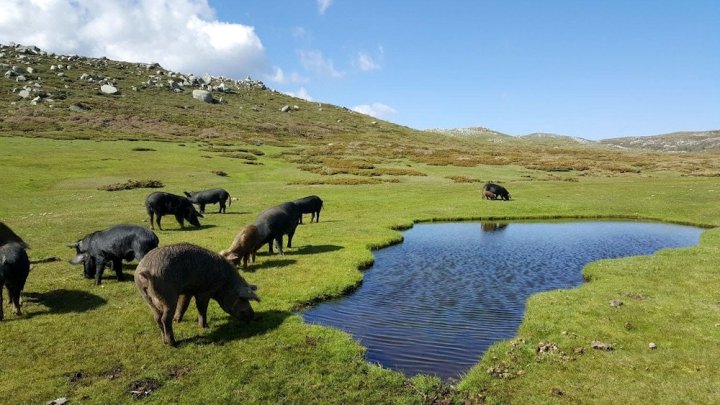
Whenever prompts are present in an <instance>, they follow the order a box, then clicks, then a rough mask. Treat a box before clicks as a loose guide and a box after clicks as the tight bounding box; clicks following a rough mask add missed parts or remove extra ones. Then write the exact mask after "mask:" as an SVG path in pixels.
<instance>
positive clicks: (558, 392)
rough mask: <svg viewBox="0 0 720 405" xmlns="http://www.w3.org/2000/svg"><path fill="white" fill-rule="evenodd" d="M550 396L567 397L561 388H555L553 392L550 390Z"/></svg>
mask: <svg viewBox="0 0 720 405" xmlns="http://www.w3.org/2000/svg"><path fill="white" fill-rule="evenodd" d="M550 395H552V396H554V397H561V396H563V395H565V393H564V392H563V390H561V389H560V388H557V387H555V388H553V389H552V390H550Z"/></svg>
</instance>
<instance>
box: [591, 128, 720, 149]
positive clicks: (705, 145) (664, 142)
mask: <svg viewBox="0 0 720 405" xmlns="http://www.w3.org/2000/svg"><path fill="white" fill-rule="evenodd" d="M600 143H602V144H605V145H613V146H616V147H621V148H628V149H643V150H654V151H663V152H710V151H720V130H710V131H683V132H671V133H669V134H662V135H654V136H628V137H622V138H612V139H604V140H602V141H600Z"/></svg>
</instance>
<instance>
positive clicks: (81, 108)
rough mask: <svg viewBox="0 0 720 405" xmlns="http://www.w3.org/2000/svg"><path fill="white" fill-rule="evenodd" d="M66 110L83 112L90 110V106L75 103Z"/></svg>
mask: <svg viewBox="0 0 720 405" xmlns="http://www.w3.org/2000/svg"><path fill="white" fill-rule="evenodd" d="M68 109H69V110H70V111H74V112H85V111H88V110H91V108H90V106H89V105H87V104H85V103H75V104H73V105H71V106H70V107H68Z"/></svg>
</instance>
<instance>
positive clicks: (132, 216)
mask: <svg viewBox="0 0 720 405" xmlns="http://www.w3.org/2000/svg"><path fill="white" fill-rule="evenodd" d="M0 64H1V65H0V67H1V69H0V73H5V72H6V71H8V70H11V69H12V67H13V66H15V67H22V68H24V69H25V72H24V73H21V75H23V76H25V81H20V82H18V81H17V77H18V76H17V75H16V76H13V75H8V76H9V77H0V105H1V106H2V108H3V114H2V115H0V135H2V136H0V170H1V171H2V173H3V175H2V176H0V188H1V189H2V190H3V198H2V199H0V220H2V221H3V222H5V223H6V224H8V225H9V226H11V227H12V228H13V229H14V230H15V231H16V232H17V233H18V234H19V235H21V236H22V237H23V239H25V240H26V241H27V242H29V243H30V244H31V245H32V246H33V247H32V249H31V250H30V251H29V254H30V257H31V259H32V260H33V261H34V265H33V270H32V272H31V274H30V277H29V279H28V283H27V285H26V288H25V291H24V294H23V300H24V306H23V311H24V313H25V315H23V316H22V317H16V316H14V315H13V314H12V313H11V312H10V311H9V310H8V311H6V315H5V320H3V321H0V339H1V340H2V341H3V342H4V344H3V345H0V358H2V359H3V362H2V366H0V369H1V370H2V372H1V373H0V397H2V398H12V401H13V402H14V403H46V402H47V401H49V400H52V399H55V398H60V397H67V398H69V399H70V400H71V401H73V402H88V403H127V402H128V401H132V400H134V399H133V398H137V400H138V401H139V402H143V403H178V402H180V403H233V402H245V403H303V404H305V403H373V404H375V403H451V402H468V403H481V402H489V403H547V402H553V401H563V400H567V401H572V402H583V403H613V402H619V401H621V400H622V401H625V402H630V403H647V402H653V403H663V402H666V403H671V402H672V403H675V402H690V403H716V402H718V401H720V391H718V390H717V388H716V384H715V382H716V381H718V379H720V371H719V370H718V368H717V367H716V364H718V362H720V354H719V353H718V351H717V350H714V348H715V346H716V342H717V341H718V339H720V328H718V327H717V326H716V325H717V323H718V306H717V293H716V290H717V289H716V288H715V286H716V285H717V284H718V282H720V274H719V273H718V272H717V266H716V261H717V257H718V253H719V251H720V232H718V230H717V229H709V230H707V231H706V232H705V233H704V235H703V239H702V242H701V244H700V245H699V246H697V247H694V248H690V249H673V250H669V251H665V252H661V253H659V254H657V255H653V256H649V257H641V258H629V259H621V260H608V261H602V262H599V263H594V264H592V265H590V266H589V267H588V268H586V269H585V271H584V274H585V276H586V279H587V280H588V282H586V283H585V284H584V285H583V286H582V287H580V288H577V289H573V290H566V291H555V292H550V293H545V294H540V295H537V296H535V297H533V298H532V299H531V300H530V301H529V302H528V306H527V316H526V319H525V321H524V323H523V325H522V326H521V328H520V330H519V331H518V336H517V338H516V339H513V340H511V341H508V342H502V343H499V344H498V345H496V346H494V347H493V348H492V349H491V351H490V352H489V353H488V354H487V355H486V356H484V358H483V359H480V360H479V362H478V365H477V366H476V367H475V368H473V369H472V370H470V371H469V372H468V374H467V375H466V376H464V377H463V378H462V379H461V380H460V381H459V382H454V381H453V382H442V381H440V380H439V379H437V378H434V377H430V376H417V377H413V378H406V377H404V376H403V375H401V374H399V373H396V372H393V371H390V370H387V369H384V368H382V367H379V366H377V365H373V364H368V363H367V362H365V360H364V357H363V348H362V346H361V345H360V343H359V342H356V341H354V340H353V339H351V337H349V336H348V335H347V334H345V333H343V332H341V331H338V330H334V329H331V328H325V327H319V326H314V325H308V324H305V323H304V322H303V321H302V319H301V318H300V317H299V316H298V315H297V313H296V311H298V310H300V309H301V308H303V307H304V306H306V305H310V304H312V303H314V302H318V301H320V300H325V299H329V298H331V297H336V296H340V295H343V294H347V293H348V292H350V291H352V290H353V289H354V288H357V287H358V286H359V285H360V284H361V283H362V278H363V273H362V270H361V269H367V268H368V267H370V266H371V264H372V262H373V256H372V253H371V250H373V249H379V248H381V247H384V246H387V245H390V244H393V243H399V242H401V241H402V234H401V233H399V232H398V230H399V229H404V228H407V227H409V226H412V224H413V223H414V222H417V221H441V220H461V219H474V220H496V219H497V218H508V219H518V218H535V219H552V218H604V217H605V218H606V217H615V218H638V219H658V220H664V221H673V222H680V223H689V224H695V225H702V226H707V227H716V226H718V225H720V220H718V218H720V206H718V204H717V195H718V194H717V193H718V192H720V190H719V189H718V187H717V176H718V175H719V174H720V156H719V155H718V154H717V153H658V152H646V151H626V150H618V149H617V148H615V147H607V146H603V145H585V144H568V143H558V142H556V141H555V140H551V141H547V139H545V137H541V138H540V139H531V140H516V139H514V138H513V139H508V141H507V142H496V141H493V140H491V139H488V138H484V137H482V136H480V137H472V136H470V137H465V136H461V137H460V136H447V135H442V134H438V133H433V132H422V131H415V130H412V129H409V128H406V127H402V126H398V125H395V124H392V123H389V122H385V121H381V120H377V119H375V118H372V117H368V116H365V115H362V114H358V113H354V112H352V111H349V110H347V109H345V108H342V107H337V106H332V105H328V104H318V103H310V102H306V101H303V100H299V99H295V98H291V97H288V96H286V95H283V94H280V93H277V92H274V91H272V90H270V89H263V88H262V86H261V85H260V84H258V83H256V82H252V81H244V80H239V81H238V80H231V79H221V78H214V79H212V80H209V82H210V83H209V85H211V86H213V87H216V86H221V84H223V83H224V87H226V88H229V89H230V90H226V91H220V90H213V92H212V93H213V97H214V98H215V99H216V100H218V102H217V103H212V104H210V103H204V102H202V101H199V100H195V99H193V98H192V95H191V94H192V90H196V89H198V88H199V85H183V86H182V87H183V88H184V89H183V90H180V89H178V91H176V90H175V89H176V88H177V84H176V85H173V84H172V83H169V82H168V80H171V81H173V82H181V83H184V82H188V83H190V82H192V80H191V78H190V77H189V76H188V75H183V74H180V73H174V72H168V71H166V70H164V69H162V68H160V67H158V66H155V65H152V64H133V63H127V62H118V61H110V60H106V59H91V58H82V57H69V56H56V55H47V54H43V53H42V51H37V50H34V49H29V50H27V49H26V48H19V47H12V48H9V47H2V48H0ZM58 65H64V67H63V68H62V69H59V68H58ZM68 65H69V66H70V69H67V66H68ZM53 66H55V67H54V68H53ZM28 67H30V68H32V72H27V68H28ZM17 70H18V71H20V70H19V69H17ZM60 73H63V74H62V75H60ZM84 74H87V75H90V78H93V81H92V82H90V81H88V80H87V77H88V76H85V79H80V78H81V77H83V75H84ZM103 83H112V84H113V85H114V87H116V88H117V89H119V94H115V95H107V94H104V93H102V92H101V89H100V88H101V85H102V84H103ZM159 84H162V87H160V86H159ZM207 85H208V84H207V83H205V87H206V88H207ZM173 86H175V87H173ZM133 87H135V88H136V89H137V90H133ZM28 88H29V89H34V91H32V92H30V91H28V93H27V97H22V96H21V92H22V91H26V90H27V89H28ZM22 95H25V93H22ZM36 97H40V99H37V100H36V101H35V103H33V100H35V98H36ZM220 99H222V101H220ZM286 105H287V106H289V111H287V112H282V111H281V109H283V107H284V106H286ZM295 105H297V107H298V108H297V109H295V108H294V106H295ZM490 135H492V134H490ZM492 136H493V137H496V138H495V139H505V138H503V136H502V134H496V135H492ZM491 179H492V180H495V181H499V182H501V183H502V184H504V185H506V186H507V187H508V188H509V190H510V192H511V193H512V195H513V201H510V202H500V201H483V200H481V199H480V193H479V189H480V187H481V185H482V183H483V182H485V181H487V180H491ZM128 180H138V181H148V180H157V181H160V182H162V183H163V185H164V187H163V188H161V190H163V191H167V192H172V193H181V192H182V191H184V190H188V191H189V190H197V189H201V188H211V187H223V188H226V189H227V190H228V191H230V193H231V195H232V196H233V197H234V198H235V200H234V201H233V204H232V205H231V206H230V207H228V214H214V213H209V214H208V215H206V217H205V218H203V219H202V220H201V222H202V224H203V226H202V227H201V228H197V229H196V228H187V229H185V230H181V229H180V227H179V226H177V224H175V223H174V221H173V219H172V218H167V219H166V220H165V230H164V231H157V233H158V236H159V237H160V242H161V245H167V244H170V243H176V242H183V241H184V242H192V243H196V244H199V245H201V246H205V247H207V248H209V249H212V250H215V251H218V250H221V249H224V248H226V247H227V246H228V245H229V244H230V242H231V241H232V239H233V237H234V235H235V233H236V232H237V231H238V230H239V229H240V228H241V227H242V226H244V225H245V224H248V223H251V222H252V221H253V220H254V219H255V217H256V216H257V215H258V213H259V212H261V211H262V210H263V209H265V208H268V207H270V206H273V205H275V204H278V203H280V202H284V201H288V200H292V199H295V198H299V197H303V196H306V195H310V194H317V195H320V196H321V197H322V198H323V199H324V200H325V203H326V205H325V210H324V211H323V215H322V217H323V218H322V220H321V222H320V223H317V224H304V225H302V226H300V227H299V229H298V231H297V233H296V236H295V238H294V240H293V243H294V245H293V246H294V247H293V248H292V249H287V251H286V253H287V255H286V256H283V257H279V256H270V255H268V254H267V253H266V251H265V249H263V251H261V252H260V254H259V256H258V260H257V262H256V263H255V264H254V265H252V266H251V267H250V269H249V271H247V272H243V273H242V275H243V277H245V278H246V279H247V280H248V281H249V282H251V283H254V284H257V285H258V294H259V295H260V297H261V298H262V302H260V303H257V304H253V307H254V308H255V310H256V313H257V314H258V315H259V318H260V319H258V320H257V321H255V322H253V323H251V324H250V325H247V326H243V325H241V324H239V323H238V322H236V321H234V320H232V319H231V318H230V317H229V316H228V315H227V314H225V313H224V312H223V311H222V310H221V309H220V308H219V306H218V305H217V304H215V303H212V304H211V305H210V310H209V314H208V315H209V324H210V327H209V328H208V329H204V330H203V329H200V328H198V327H197V326H196V324H195V322H192V321H186V322H183V323H181V324H178V325H177V326H176V327H175V334H176V337H177V338H178V340H179V341H180V347H179V348H177V349H171V348H169V347H166V346H164V345H162V343H161V342H160V333H159V330H158V328H157V326H156V325H155V323H154V322H153V320H152V316H151V315H150V311H149V309H148V308H147V306H146V305H145V304H144V303H143V302H142V300H141V298H140V296H139V294H138V293H137V291H136V288H135V286H134V284H133V283H131V282H117V281H115V280H114V279H113V278H112V277H111V273H112V272H107V271H106V278H105V279H104V280H103V285H102V287H95V286H94V285H93V284H92V282H91V281H89V280H85V279H83V278H82V277H81V276H80V273H81V270H80V269H79V268H78V267H73V266H71V265H70V264H68V263H67V259H69V258H70V257H71V256H72V252H73V251H72V250H71V249H69V248H68V247H66V244H68V243H71V242H74V241H76V240H78V239H79V238H80V237H82V236H83V235H85V234H87V233H89V232H91V231H94V230H99V229H103V228H105V227H108V226H110V225H113V224H117V223H131V224H144V225H148V224H147V215H146V213H145V210H144V207H143V201H144V198H145V196H146V195H147V194H149V193H150V192H151V191H154V190H150V189H144V188H136V189H125V190H120V191H106V190H105V189H106V188H107V186H109V185H115V184H118V183H125V182H127V181H128ZM212 209H213V207H212V206H211V207H209V208H208V211H209V212H210V211H212ZM56 258H57V259H56ZM134 267H135V264H134V263H133V264H127V265H125V267H124V271H125V273H126V275H127V276H128V278H131V277H130V276H131V275H132V272H133V270H134ZM370 271H372V270H370ZM618 298H619V299H622V300H623V301H625V305H624V306H623V307H622V308H621V309H619V310H618V309H616V308H611V307H609V306H608V305H607V303H608V301H609V300H612V299H618ZM3 304H4V303H3ZM194 311H195V310H194V308H192V307H191V309H190V310H189V311H188V314H187V319H189V320H190V319H193V318H194V316H195V312H194ZM627 324H630V325H631V326H633V327H632V328H629V327H627V326H626V325H627ZM593 340H602V341H607V342H612V343H614V344H615V347H616V350H615V351H614V352H599V351H593V350H592V349H590V348H589V345H590V342H591V341H593ZM651 341H652V342H656V343H657V346H658V349H657V350H654V351H652V352H650V351H648V349H647V344H648V342H651ZM543 342H552V343H554V344H555V345H556V346H557V348H558V350H557V351H552V352H549V353H546V354H542V355H539V354H538V353H537V352H536V350H537V347H538V346H539V345H540V344H545V343H543ZM578 347H584V348H585V351H584V352H583V353H578V352H575V351H574V350H575V349H576V348H578ZM605 382H607V384H605ZM617 387H621V389H616V388H617Z"/></svg>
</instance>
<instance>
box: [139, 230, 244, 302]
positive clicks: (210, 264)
mask: <svg viewBox="0 0 720 405" xmlns="http://www.w3.org/2000/svg"><path fill="white" fill-rule="evenodd" d="M135 274H136V277H142V278H145V279H147V280H148V282H150V283H151V284H153V285H154V286H155V287H156V288H155V290H156V291H167V292H168V293H171V294H190V295H194V294H198V293H212V294H215V293H216V292H218V291H220V290H222V289H226V288H236V287H237V286H239V285H240V284H241V279H240V276H239V275H238V274H237V272H236V271H235V269H234V267H233V265H232V264H230V263H229V262H228V261H227V260H225V258H224V257H222V256H221V255H219V254H217V253H215V252H212V251H210V250H207V249H205V248H202V247H200V246H196V245H192V244H189V243H179V244H175V245H168V246H163V247H160V248H156V249H153V250H151V251H150V252H149V253H148V254H147V255H145V257H144V258H143V259H142V260H141V261H140V263H138V267H137V270H136V271H135ZM158 287H159V288H158Z"/></svg>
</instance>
